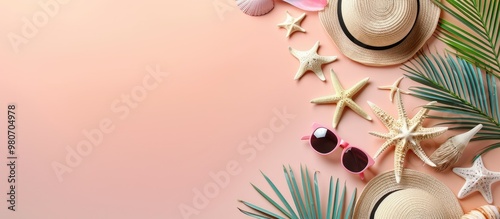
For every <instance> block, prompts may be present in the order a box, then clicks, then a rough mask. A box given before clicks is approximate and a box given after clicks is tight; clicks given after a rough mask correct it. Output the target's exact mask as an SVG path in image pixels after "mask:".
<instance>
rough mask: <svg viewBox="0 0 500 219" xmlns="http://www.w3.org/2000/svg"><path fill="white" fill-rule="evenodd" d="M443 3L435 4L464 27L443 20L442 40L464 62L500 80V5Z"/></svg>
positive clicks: (493, 1)
mask: <svg viewBox="0 0 500 219" xmlns="http://www.w3.org/2000/svg"><path fill="white" fill-rule="evenodd" d="M446 2H447V3H448V4H445V3H442V2H441V1H439V0H434V3H435V4H436V5H437V6H438V7H440V8H441V9H442V10H443V11H445V12H446V13H448V14H450V15H452V17H453V18H455V19H456V20H457V21H458V22H460V23H461V24H463V25H462V26H459V25H456V24H454V23H453V22H450V21H447V20H444V19H441V20H440V22H439V28H438V31H439V33H440V34H439V35H438V38H439V39H440V40H441V41H443V42H444V43H446V44H447V45H448V46H450V47H451V48H453V49H454V50H455V51H456V54H457V55H458V56H460V57H461V58H462V59H464V60H467V61H469V62H471V63H473V64H474V65H476V66H478V67H480V68H482V69H484V70H485V71H486V72H487V73H491V74H492V75H495V77H497V78H500V59H499V58H500V1H497V0H474V1H471V0H465V1H464V0H446Z"/></svg>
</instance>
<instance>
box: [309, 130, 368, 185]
mask: <svg viewBox="0 0 500 219" xmlns="http://www.w3.org/2000/svg"><path fill="white" fill-rule="evenodd" d="M312 127H313V132H312V133H311V135H305V136H303V137H302V138H301V139H300V140H309V145H310V146H311V147H312V142H311V136H312V135H313V134H314V132H315V131H316V130H317V129H318V128H325V129H327V130H329V131H330V132H332V133H333V134H334V135H335V137H336V138H337V139H339V140H340V141H338V143H337V145H336V146H335V148H334V149H333V150H331V151H330V152H328V153H320V152H318V151H317V150H316V149H314V148H313V150H314V151H315V152H316V153H318V154H321V155H328V154H330V153H332V152H334V151H335V150H337V148H338V147H339V146H340V147H341V148H342V155H341V157H340V160H343V159H344V154H345V151H346V150H349V149H351V148H356V149H358V150H360V151H361V152H363V153H365V154H366V157H367V158H368V163H367V164H366V167H365V168H363V170H361V171H359V172H352V171H350V170H349V169H347V168H346V167H345V166H344V164H343V163H342V167H344V169H345V170H346V171H347V172H349V173H352V174H358V175H359V177H360V178H361V180H364V179H365V174H364V172H365V171H366V169H368V168H369V167H371V166H373V164H375V161H374V160H373V158H372V157H371V156H370V155H369V154H368V153H366V151H364V150H363V149H361V148H359V147H356V146H352V145H349V143H347V142H346V141H344V140H343V139H342V138H340V136H339V135H338V134H337V133H336V132H334V131H332V130H330V129H328V128H326V127H325V126H322V125H320V124H318V123H314V124H313V126H312Z"/></svg>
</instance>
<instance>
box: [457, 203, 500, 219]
mask: <svg viewBox="0 0 500 219" xmlns="http://www.w3.org/2000/svg"><path fill="white" fill-rule="evenodd" d="M461 219H500V208H499V207H497V206H494V205H483V206H481V207H479V208H476V209H474V210H472V211H470V212H469V213H468V214H465V215H464V216H462V218H461Z"/></svg>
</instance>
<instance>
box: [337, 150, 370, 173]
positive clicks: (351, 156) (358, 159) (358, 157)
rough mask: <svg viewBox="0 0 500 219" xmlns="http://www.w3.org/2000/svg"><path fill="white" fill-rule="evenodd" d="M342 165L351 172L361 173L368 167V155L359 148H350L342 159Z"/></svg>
mask: <svg viewBox="0 0 500 219" xmlns="http://www.w3.org/2000/svg"><path fill="white" fill-rule="evenodd" d="M342 164H343V165H344V167H345V168H346V169H348V170H350V171H351V172H355V173H359V172H361V171H363V169H365V168H366V166H367V165H368V155H366V154H365V152H363V151H361V150H360V149H357V148H348V149H347V150H345V152H344V156H343V157H342Z"/></svg>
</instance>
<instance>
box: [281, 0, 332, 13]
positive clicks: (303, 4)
mask: <svg viewBox="0 0 500 219" xmlns="http://www.w3.org/2000/svg"><path fill="white" fill-rule="evenodd" d="M283 1H284V2H286V3H288V4H291V5H293V6H295V7H297V8H300V9H302V10H304V11H321V10H323V9H325V7H326V5H327V4H328V1H327V0H283Z"/></svg>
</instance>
